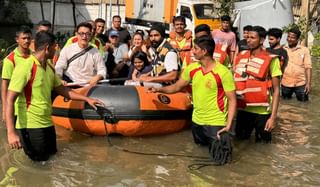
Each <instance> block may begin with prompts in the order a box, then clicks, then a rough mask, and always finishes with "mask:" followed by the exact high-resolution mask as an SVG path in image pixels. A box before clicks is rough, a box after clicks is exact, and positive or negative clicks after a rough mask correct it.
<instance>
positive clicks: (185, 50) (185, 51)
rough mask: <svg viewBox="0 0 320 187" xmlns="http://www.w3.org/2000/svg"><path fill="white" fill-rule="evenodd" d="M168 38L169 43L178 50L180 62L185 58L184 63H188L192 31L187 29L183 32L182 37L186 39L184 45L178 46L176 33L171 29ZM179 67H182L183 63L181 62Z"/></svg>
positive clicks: (189, 60)
mask: <svg viewBox="0 0 320 187" xmlns="http://www.w3.org/2000/svg"><path fill="white" fill-rule="evenodd" d="M169 38H170V42H169V43H170V45H171V46H172V47H173V48H174V49H176V50H177V51H178V52H179V56H180V59H181V60H180V62H181V63H183V62H184V59H186V63H187V64H186V65H189V64H190V62H191V49H192V32H191V31H190V30H187V31H186V32H185V33H184V38H185V39H186V43H185V45H184V46H183V47H182V48H180V46H179V44H178V42H179V41H177V34H176V32H174V31H171V32H170V34H169ZM181 67H184V66H183V64H181Z"/></svg>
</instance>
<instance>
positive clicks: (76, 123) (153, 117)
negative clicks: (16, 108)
mask: <svg viewBox="0 0 320 187" xmlns="http://www.w3.org/2000/svg"><path fill="white" fill-rule="evenodd" d="M75 91H76V92H78V93H80V94H83V95H86V96H89V97H92V98H97V99H99V100H101V101H103V102H104V104H105V107H98V110H97V111H96V110H94V109H93V108H92V107H91V106H89V105H88V104H87V103H85V102H82V101H71V100H68V99H66V98H64V97H62V96H58V97H56V99H55V100H54V102H53V111H52V119H53V122H54V124H56V125H58V126H62V127H65V128H67V129H72V130H75V131H80V132H84V133H89V134H94V135H106V134H121V135H123V136H141V135H155V134H167V133H173V132H178V131H180V130H182V129H183V128H185V127H186V126H188V125H189V123H190V121H191V120H190V119H191V113H192V105H191V100H190V97H189V96H188V94H187V93H182V92H179V93H176V94H161V93H146V91H145V88H144V87H141V86H120V85H119V86H117V85H108V84H100V85H96V86H94V87H90V86H87V87H83V88H80V89H76V90H75Z"/></svg>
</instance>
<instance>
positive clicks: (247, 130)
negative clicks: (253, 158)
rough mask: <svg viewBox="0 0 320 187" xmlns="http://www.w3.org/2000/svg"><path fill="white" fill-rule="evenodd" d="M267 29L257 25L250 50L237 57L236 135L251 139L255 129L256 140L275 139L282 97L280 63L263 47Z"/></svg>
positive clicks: (249, 43)
mask: <svg viewBox="0 0 320 187" xmlns="http://www.w3.org/2000/svg"><path fill="white" fill-rule="evenodd" d="M265 37H266V30H265V29H264V28H263V27H260V26H254V27H253V28H252V30H251V31H249V35H248V40H247V42H248V47H249V50H245V51H242V52H240V53H239V54H238V56H237V57H236V60H235V71H234V79H235V82H236V88H237V89H236V94H237V96H238V108H239V110H238V114H237V120H236V121H237V122H236V136H237V137H238V138H240V139H249V138H250V136H251V133H252V131H253V129H255V135H256V142H264V143H269V142H271V131H272V130H273V129H274V128H275V126H276V117H277V111H278V105H279V97H280V78H279V77H280V76H281V74H282V73H281V69H280V62H279V59H278V58H276V57H274V55H271V54H270V53H269V52H267V51H266V50H265V49H264V47H263V42H264V40H265Z"/></svg>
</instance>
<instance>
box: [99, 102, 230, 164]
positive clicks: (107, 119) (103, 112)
mask: <svg viewBox="0 0 320 187" xmlns="http://www.w3.org/2000/svg"><path fill="white" fill-rule="evenodd" d="M97 108H98V110H97V112H98V114H99V115H100V116H101V118H102V119H103V123H104V129H105V132H106V137H107V141H108V144H109V145H110V147H113V148H115V149H117V150H120V151H123V152H126V153H131V154H137V155H148V156H172V157H185V158H192V159H193V161H195V162H197V163H195V164H190V165H188V169H189V170H199V169H201V168H203V167H207V166H219V165H222V164H220V163H213V160H212V158H210V157H205V156H197V155H186V154H177V153H157V152H142V151H134V150H129V149H126V148H124V147H120V146H117V145H115V144H113V143H112V141H111V136H110V134H109V131H108V128H107V125H108V123H109V124H112V125H116V123H117V122H118V121H119V120H118V119H117V118H116V117H115V116H114V115H113V113H112V112H111V111H110V110H108V109H106V108H105V107H100V106H98V107H97ZM219 158H221V159H222V160H225V158H226V157H225V156H221V157H219Z"/></svg>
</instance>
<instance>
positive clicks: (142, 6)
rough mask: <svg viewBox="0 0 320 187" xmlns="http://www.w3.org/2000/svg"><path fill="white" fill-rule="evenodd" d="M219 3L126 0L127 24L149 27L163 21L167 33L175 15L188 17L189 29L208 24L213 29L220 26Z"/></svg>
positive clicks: (191, 0) (199, 0)
mask: <svg viewBox="0 0 320 187" xmlns="http://www.w3.org/2000/svg"><path fill="white" fill-rule="evenodd" d="M218 8H219V5H217V4H214V3H213V1H209V0H126V17H125V20H126V24H127V25H128V27H129V28H131V29H144V30H146V29H149V28H150V27H151V26H152V25H153V24H155V23H161V24H163V25H164V26H165V28H166V33H168V32H169V31H171V30H172V21H173V18H174V16H180V15H181V16H184V17H186V23H187V29H190V30H192V31H193V30H194V28H195V27H196V26H197V25H200V24H208V25H209V26H210V27H211V29H212V30H213V29H215V28H219V27H220V19H219V16H218Z"/></svg>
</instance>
